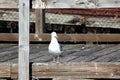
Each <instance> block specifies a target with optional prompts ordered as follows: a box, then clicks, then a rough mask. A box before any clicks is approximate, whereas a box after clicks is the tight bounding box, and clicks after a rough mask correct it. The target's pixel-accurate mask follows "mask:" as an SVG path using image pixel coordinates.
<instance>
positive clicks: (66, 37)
mask: <svg viewBox="0 0 120 80" xmlns="http://www.w3.org/2000/svg"><path fill="white" fill-rule="evenodd" d="M38 36H39V37H40V38H41V39H42V40H41V41H39V40H38V39H37V38H36V37H35V34H30V41H35V42H46V41H50V34H38ZM58 40H59V41H61V42H88V41H89V42H120V34H58ZM0 41H18V34H0Z"/></svg>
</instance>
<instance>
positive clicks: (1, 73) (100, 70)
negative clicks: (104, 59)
mask: <svg viewBox="0 0 120 80" xmlns="http://www.w3.org/2000/svg"><path fill="white" fill-rule="evenodd" d="M3 66H4V67H3ZM33 76H34V77H36V78H65V79H66V78H79V79H81V78H83V79H84V78H92V79H93V78H96V79H98V78H111V79H117V78H120V63H96V62H85V63H83V62H78V63H59V64H55V63H33V64H32V77H33ZM5 77H7V78H10V77H11V78H18V64H9V63H0V78H5Z"/></svg>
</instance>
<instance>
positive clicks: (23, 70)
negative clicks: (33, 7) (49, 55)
mask: <svg viewBox="0 0 120 80" xmlns="http://www.w3.org/2000/svg"><path fill="white" fill-rule="evenodd" d="M18 62H19V72H18V75H19V76H18V80H29V0H19V60H18Z"/></svg>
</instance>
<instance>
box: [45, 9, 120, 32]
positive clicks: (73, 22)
mask: <svg viewBox="0 0 120 80" xmlns="http://www.w3.org/2000/svg"><path fill="white" fill-rule="evenodd" d="M57 10H58V9H57ZM49 11H50V10H49ZM58 11H59V10H58ZM60 11H61V10H60ZM64 11H65V10H64ZM66 11H68V12H69V10H68V9H67V10H66ZM81 13H82V12H81ZM88 14H89V13H88ZM96 14H97V13H96ZM45 25H46V26H45V30H44V32H48V33H49V32H52V31H56V32H58V33H120V18H119V17H116V16H115V17H113V16H112V17H105V16H103V17H99V16H89V17H86V16H84V15H80V14H68V13H60V12H57V11H56V12H47V11H46V12H45Z"/></svg>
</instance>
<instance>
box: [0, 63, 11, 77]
mask: <svg viewBox="0 0 120 80" xmlns="http://www.w3.org/2000/svg"><path fill="white" fill-rule="evenodd" d="M10 67H11V65H10V63H0V78H10V75H11V74H10V71H11V69H10Z"/></svg>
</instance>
